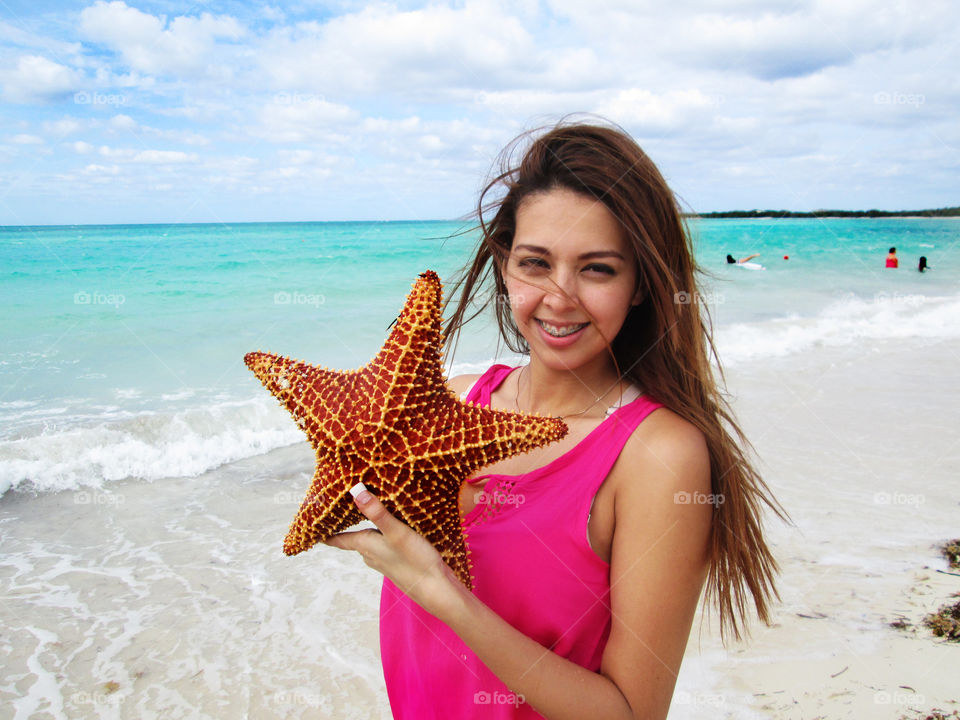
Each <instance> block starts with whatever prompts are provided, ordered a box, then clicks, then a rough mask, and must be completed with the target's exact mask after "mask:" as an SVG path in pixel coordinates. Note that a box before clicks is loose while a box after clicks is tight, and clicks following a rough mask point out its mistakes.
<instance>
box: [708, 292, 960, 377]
mask: <svg viewBox="0 0 960 720" xmlns="http://www.w3.org/2000/svg"><path fill="white" fill-rule="evenodd" d="M950 338H960V297H958V296H950V297H929V296H926V295H919V294H909V293H899V292H896V293H877V294H875V295H873V296H872V297H868V298H864V297H860V296H858V295H855V294H853V293H850V294H848V295H846V296H844V297H843V298H841V299H839V300H837V301H835V302H833V303H831V304H830V305H828V306H826V307H825V308H824V309H823V310H822V311H821V312H820V313H818V314H817V315H815V316H812V317H789V318H780V319H775V320H767V321H764V322H754V323H733V324H730V325H726V326H721V327H719V328H717V331H716V340H717V348H718V353H719V355H720V359H721V360H722V362H723V363H724V365H733V364H736V363H738V362H742V361H746V360H755V359H761V358H764V357H784V356H787V355H793V354H796V353H801V352H804V351H806V350H809V349H811V348H813V347H816V346H819V345H827V346H841V345H849V344H852V343H855V342H860V341H863V340H910V339H928V340H937V339H950Z"/></svg>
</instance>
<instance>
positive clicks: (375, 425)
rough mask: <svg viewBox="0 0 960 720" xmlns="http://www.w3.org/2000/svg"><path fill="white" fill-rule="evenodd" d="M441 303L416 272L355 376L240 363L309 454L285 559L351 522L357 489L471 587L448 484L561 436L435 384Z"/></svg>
mask: <svg viewBox="0 0 960 720" xmlns="http://www.w3.org/2000/svg"><path fill="white" fill-rule="evenodd" d="M441 300H442V289H441V284H440V279H439V278H438V277H437V274H436V273H434V272H432V271H429V270H428V271H427V272H424V273H422V274H421V275H420V277H419V279H418V280H417V281H416V282H415V283H414V286H413V290H412V291H411V293H410V295H409V296H408V297H407V301H406V304H405V305H404V307H403V310H401V312H400V316H399V317H398V318H397V320H396V322H395V324H394V326H393V329H392V331H391V332H390V335H389V337H388V338H387V340H386V343H384V345H383V347H382V348H381V350H380V352H379V353H377V355H376V357H374V359H373V360H371V361H370V362H369V363H368V364H367V365H365V366H363V367H362V368H360V369H358V370H346V371H335V370H328V369H326V368H319V367H315V366H313V365H310V364H308V363H305V362H300V361H296V360H291V359H290V358H286V357H281V356H279V355H274V354H272V353H263V352H253V353H248V354H247V355H246V357H245V358H244V361H245V362H246V364H247V367H249V368H250V369H251V370H252V371H253V372H254V374H255V375H256V376H257V378H259V379H260V381H261V382H262V383H263V384H264V386H265V387H266V388H267V389H268V390H269V391H270V392H271V393H273V394H274V395H275V396H276V397H277V398H278V399H279V400H280V402H281V403H283V404H284V405H285V406H286V408H287V409H288V410H289V411H290V413H291V414H292V415H293V417H294V418H295V420H296V422H297V425H299V426H300V428H301V429H302V430H303V431H304V432H305V433H306V434H307V437H308V439H309V441H310V444H311V445H312V446H313V447H314V449H315V450H316V453H317V469H316V472H315V473H314V476H313V480H312V482H311V485H310V488H309V490H308V491H307V494H306V497H305V498H304V501H303V504H302V505H301V506H300V510H299V511H298V512H297V515H296V517H295V518H294V520H293V523H292V524H291V526H290V530H289V531H288V533H287V536H286V539H285V540H284V543H283V551H284V552H285V553H286V554H287V555H296V554H297V553H300V552H303V551H304V550H308V549H309V548H311V547H312V546H313V545H315V544H316V543H319V542H323V541H324V540H326V539H327V538H329V537H330V536H332V535H334V534H336V533H338V532H341V531H343V530H345V529H346V528H348V527H350V526H351V525H355V524H357V523H359V522H360V521H361V520H363V516H362V515H361V514H360V511H359V510H358V509H357V508H356V505H355V504H354V502H353V498H352V496H351V495H350V488H351V487H353V486H354V485H356V484H357V483H358V482H362V483H364V484H365V485H366V486H367V488H368V489H369V490H370V491H371V492H373V493H374V494H375V495H376V496H377V497H378V498H379V499H380V501H381V502H382V503H383V504H384V505H385V506H386V508H387V509H388V510H389V511H390V512H391V513H392V514H393V515H395V516H396V517H398V518H400V519H401V520H402V521H403V522H405V523H406V524H407V525H409V526H410V527H412V528H413V529H414V530H415V531H416V532H418V533H419V534H420V535H422V536H424V537H425V538H426V539H427V540H428V541H429V542H430V543H431V544H432V545H433V546H434V547H435V548H436V549H437V550H438V551H439V552H440V555H441V556H442V557H443V559H444V561H445V562H446V563H447V564H448V565H449V566H450V568H451V569H452V570H453V571H454V573H456V575H457V577H459V578H460V580H461V581H462V582H463V583H464V584H465V585H466V586H467V587H472V585H473V583H472V580H471V577H470V563H469V558H468V557H467V548H466V546H465V544H464V539H463V534H462V532H461V525H460V512H459V492H460V486H461V485H462V484H463V482H464V480H466V478H468V477H469V476H470V475H471V474H472V473H473V472H474V471H476V470H477V469H479V468H481V467H483V466H485V465H489V464H491V463H494V462H496V461H498V460H502V459H503V458H506V457H510V456H512V455H516V454H518V453H522V452H527V451H528V450H531V449H533V448H535V447H540V446H542V445H546V444H548V443H550V442H553V441H555V440H559V439H560V438H561V437H563V436H564V435H565V434H566V432H567V427H566V425H565V424H564V423H563V421H562V420H560V419H559V418H548V417H542V416H539V415H529V414H524V413H515V412H505V411H500V410H492V409H490V408H485V407H480V406H478V405H474V404H472V403H465V402H463V401H461V400H460V398H458V397H457V396H456V395H455V394H454V393H453V392H452V391H450V390H449V389H448V388H447V385H446V383H445V381H444V376H443V361H442V356H441V352H440V345H441V315H442V304H441Z"/></svg>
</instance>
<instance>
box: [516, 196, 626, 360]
mask: <svg viewBox="0 0 960 720" xmlns="http://www.w3.org/2000/svg"><path fill="white" fill-rule="evenodd" d="M504 280H505V282H506V286H507V292H508V293H509V295H510V307H511V310H512V311H513V317H514V321H515V322H516V323H517V327H518V328H519V330H520V333H521V334H522V335H523V337H524V338H526V340H527V343H528V344H529V345H530V353H531V355H533V356H536V357H537V359H539V360H540V361H542V362H544V363H545V364H546V365H547V366H548V367H551V368H554V369H558V370H559V369H563V370H576V369H578V368H587V367H594V368H597V367H599V368H602V367H604V366H605V365H607V364H610V363H611V359H610V355H609V351H608V349H607V343H612V342H613V339H614V338H615V337H616V336H617V333H618V332H619V331H620V328H621V327H622V325H623V322H624V319H625V318H626V316H627V313H628V312H629V311H630V307H631V305H633V304H637V303H639V301H640V299H641V296H640V292H639V291H638V288H637V285H638V283H637V266H636V260H635V256H634V252H633V249H632V248H631V247H630V246H629V245H628V243H627V242H626V240H625V239H624V237H623V232H622V229H621V227H620V224H619V223H618V222H617V220H616V218H615V217H614V216H613V214H612V213H611V212H610V211H609V210H608V209H607V207H606V206H605V205H604V204H603V203H601V202H598V201H597V200H594V199H592V198H590V197H588V196H586V195H581V194H579V193H575V192H573V191H571V190H567V189H565V188H558V189H554V190H549V191H547V192H542V193H537V194H535V195H530V196H528V197H527V198H526V199H525V200H524V201H523V202H522V203H521V204H520V206H519V208H518V209H517V217H516V233H515V235H514V239H513V246H512V247H511V249H510V255H509V256H508V258H507V263H506V267H505V273H504Z"/></svg>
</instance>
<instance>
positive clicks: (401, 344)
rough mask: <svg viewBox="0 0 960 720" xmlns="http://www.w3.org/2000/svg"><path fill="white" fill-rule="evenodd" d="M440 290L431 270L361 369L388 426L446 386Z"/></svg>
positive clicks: (438, 280)
mask: <svg viewBox="0 0 960 720" xmlns="http://www.w3.org/2000/svg"><path fill="white" fill-rule="evenodd" d="M442 299H443V296H442V286H441V283H440V279H439V277H437V274H436V273H435V272H433V271H430V270H427V271H426V272H424V273H422V274H421V275H420V278H419V279H418V280H417V282H415V283H414V285H413V289H412V290H411V292H410V294H409V295H408V296H407V300H406V302H405V303H404V306H403V309H402V310H401V311H400V315H399V316H398V317H397V320H396V322H395V323H394V326H393V329H392V330H391V332H390V335H389V337H388V338H387V340H386V342H385V343H384V345H383V347H382V348H381V350H380V352H378V353H377V355H376V357H375V358H374V359H373V360H371V361H370V363H369V364H368V365H367V366H366V367H365V368H364V369H363V371H362V372H364V374H365V375H366V376H367V377H368V379H369V382H370V384H371V389H372V397H373V398H374V399H375V400H376V401H377V403H376V406H377V407H379V408H381V409H382V415H381V416H379V417H376V418H374V419H373V421H374V422H375V423H378V424H379V423H381V422H382V423H384V424H389V422H390V415H391V414H392V415H395V414H396V413H397V412H399V410H400V409H408V410H412V409H416V408H417V407H418V406H426V405H428V404H429V403H430V401H431V399H432V398H433V396H434V395H435V394H436V393H437V391H438V389H439V388H444V387H445V381H444V376H443V360H442V357H441V354H440V346H441V341H440V330H441V320H440V316H441V312H442Z"/></svg>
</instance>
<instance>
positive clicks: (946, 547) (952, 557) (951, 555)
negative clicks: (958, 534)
mask: <svg viewBox="0 0 960 720" xmlns="http://www.w3.org/2000/svg"><path fill="white" fill-rule="evenodd" d="M940 551H941V552H942V553H943V556H944V557H945V558H946V559H947V562H948V563H949V564H950V567H952V568H954V569H956V570H960V538H957V539H956V540H948V541H947V542H945V543H944V544H943V545H941V546H940Z"/></svg>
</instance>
